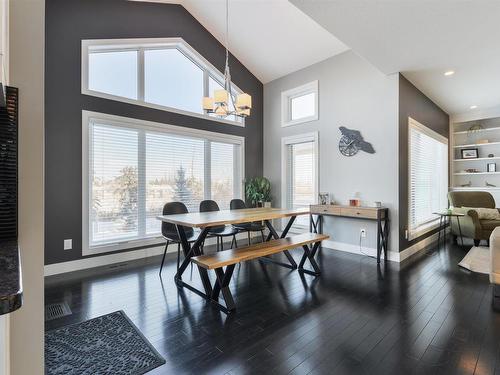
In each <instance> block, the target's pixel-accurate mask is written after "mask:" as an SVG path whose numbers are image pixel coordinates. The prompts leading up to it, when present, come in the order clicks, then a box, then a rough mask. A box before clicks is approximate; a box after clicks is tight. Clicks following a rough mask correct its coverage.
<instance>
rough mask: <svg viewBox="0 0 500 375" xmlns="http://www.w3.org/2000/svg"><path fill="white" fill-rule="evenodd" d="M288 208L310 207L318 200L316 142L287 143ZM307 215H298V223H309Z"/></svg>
mask: <svg viewBox="0 0 500 375" xmlns="http://www.w3.org/2000/svg"><path fill="white" fill-rule="evenodd" d="M286 168H287V195H286V200H287V202H286V206H287V208H302V207H309V205H310V204H313V203H314V202H315V201H316V188H315V180H316V175H315V174H316V172H315V142H314V141H307V142H301V143H293V144H289V145H287V167H286ZM308 220H309V218H308V217H307V216H298V217H297V220H296V225H303V226H305V225H308Z"/></svg>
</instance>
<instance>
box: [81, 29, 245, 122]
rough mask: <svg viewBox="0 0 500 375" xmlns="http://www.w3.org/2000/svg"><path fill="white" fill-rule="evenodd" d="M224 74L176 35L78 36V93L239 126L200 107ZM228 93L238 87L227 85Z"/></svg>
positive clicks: (235, 119)
mask: <svg viewBox="0 0 500 375" xmlns="http://www.w3.org/2000/svg"><path fill="white" fill-rule="evenodd" d="M223 82H224V77H223V74H222V73H221V72H220V71H218V70H217V69H216V68H215V67H214V66H213V65H211V64H210V63H209V62H208V61H207V60H205V59H204V58H203V57H202V56H201V55H200V54H199V53H198V52H196V51H195V50H194V49H193V48H192V47H191V46H190V45H189V44H187V43H186V42H185V41H184V40H183V39H181V38H160V39H158V38H153V39H106V40H83V41H82V93H83V94H87V95H92V96H99V97H104V98H108V99H113V100H117V101H123V102H127V103H133V104H139V105H143V106H148V107H153V108H157V109H164V110H167V111H171V112H177V113H182V114H187V115H190V116H197V117H204V118H209V119H213V120H215V121H219V122H225V123H230V124H234V125H239V126H244V120H243V119H241V118H239V117H238V118H237V117H230V118H228V119H220V118H218V117H215V116H214V115H213V114H212V115H208V114H205V113H204V112H203V109H202V98H203V97H204V96H212V95H213V90H214V89H219V88H223V84H222V83H223ZM232 87H233V95H234V96H236V95H238V94H241V93H242V91H241V90H240V89H239V88H238V87H236V85H234V84H233V85H232Z"/></svg>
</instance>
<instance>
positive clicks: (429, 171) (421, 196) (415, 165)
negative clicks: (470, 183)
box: [408, 118, 448, 240]
mask: <svg viewBox="0 0 500 375" xmlns="http://www.w3.org/2000/svg"><path fill="white" fill-rule="evenodd" d="M408 138H409V171H408V173H409V175H408V179H409V194H408V195H409V207H408V208H409V209H408V235H409V236H408V237H409V239H410V240H411V239H414V238H416V237H418V236H421V235H422V234H424V233H426V232H428V231H429V230H431V229H433V228H435V227H436V226H437V223H438V219H437V218H436V215H433V214H432V213H433V212H436V211H442V210H443V209H445V208H447V207H448V201H447V193H448V140H447V139H446V138H445V137H443V136H441V135H439V134H438V133H436V132H434V131H433V130H431V129H429V128H427V127H425V126H424V125H422V124H419V123H418V122H416V121H415V120H413V119H412V118H409V122H408Z"/></svg>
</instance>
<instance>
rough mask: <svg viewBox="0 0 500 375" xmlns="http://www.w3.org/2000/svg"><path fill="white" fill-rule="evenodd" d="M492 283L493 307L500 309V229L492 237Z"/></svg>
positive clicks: (496, 229) (497, 228)
mask: <svg viewBox="0 0 500 375" xmlns="http://www.w3.org/2000/svg"><path fill="white" fill-rule="evenodd" d="M490 259H491V269H490V283H492V284H493V306H495V307H500V227H496V228H495V229H494V230H493V232H491V235H490Z"/></svg>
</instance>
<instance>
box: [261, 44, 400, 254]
mask: <svg viewBox="0 0 500 375" xmlns="http://www.w3.org/2000/svg"><path fill="white" fill-rule="evenodd" d="M314 80H318V81H319V119H318V120H316V121H311V122H308V123H304V124H299V125H294V126H289V127H282V126H281V92H282V91H284V90H288V89H292V88H294V87H297V86H300V85H303V84H305V83H308V82H311V81H314ZM264 108H265V113H264V175H265V176H267V177H268V178H269V179H270V180H271V183H272V186H273V204H274V205H275V206H279V205H280V204H281V185H282V183H283V181H281V140H282V138H283V137H286V136H290V135H298V134H303V133H309V132H314V131H318V132H319V190H320V191H322V192H329V193H330V194H333V196H334V198H335V200H336V201H337V202H338V203H341V204H347V203H348V200H349V198H351V197H352V196H353V194H354V193H355V192H359V193H360V196H361V199H362V201H363V204H365V205H373V202H374V201H381V202H383V205H384V206H387V207H388V208H389V210H390V218H391V222H392V225H391V235H390V244H389V247H390V251H395V252H397V251H398V244H399V242H398V214H397V212H398V176H397V170H398V111H397V108H398V75H397V74H394V75H391V76H386V75H384V74H382V73H381V72H380V71H378V70H377V69H375V68H374V67H373V66H372V65H370V64H369V63H368V62H367V61H366V60H364V59H362V58H360V57H359V56H357V55H356V54H355V53H353V52H352V51H348V52H345V53H342V54H340V55H337V56H334V57H332V58H330V59H328V60H325V61H322V62H320V63H317V64H314V65H312V66H310V67H307V68H305V69H303V70H300V71H298V72H295V73H292V74H289V75H287V76H285V77H283V78H280V79H277V80H275V81H272V82H270V83H268V84H265V85H264ZM339 126H345V127H347V128H351V129H356V130H359V131H361V133H362V135H363V137H364V139H365V140H366V141H368V142H371V143H372V145H373V147H374V148H375V150H376V153H375V154H367V153H365V152H362V151H360V152H359V153H358V154H357V155H355V156H353V157H345V156H342V155H341V154H340V152H339V150H338V142H339V140H340V137H341V134H340V131H339ZM362 228H365V229H366V230H367V237H366V238H365V239H363V241H362V244H361V245H362V247H364V248H372V249H374V248H376V225H375V223H374V222H372V221H365V220H359V219H350V218H327V219H326V221H325V228H324V231H325V233H327V234H329V235H330V236H331V241H333V242H331V243H330V244H329V245H330V246H334V247H336V248H342V249H344V250H347V251H355V252H357V251H359V238H360V237H359V232H360V229H362Z"/></svg>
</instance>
